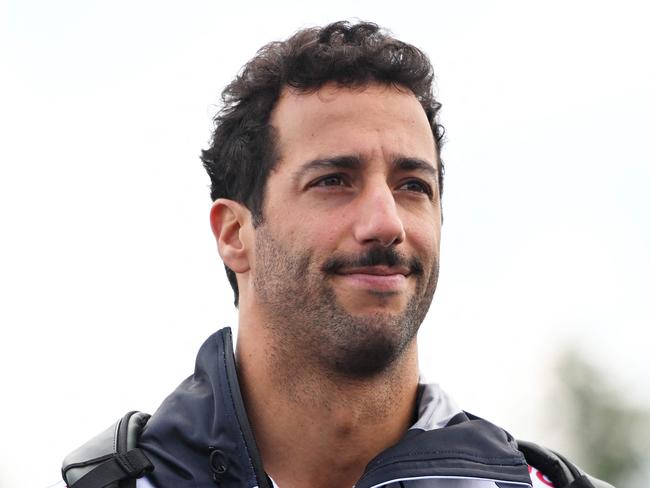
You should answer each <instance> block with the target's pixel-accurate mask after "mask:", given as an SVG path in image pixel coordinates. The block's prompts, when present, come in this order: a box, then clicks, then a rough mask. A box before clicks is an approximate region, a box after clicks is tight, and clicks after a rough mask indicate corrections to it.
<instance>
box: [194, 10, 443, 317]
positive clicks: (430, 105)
mask: <svg viewBox="0 0 650 488" xmlns="http://www.w3.org/2000/svg"><path fill="white" fill-rule="evenodd" d="M433 79H434V75H433V68H432V66H431V63H430V61H429V58H428V57H427V55H426V54H424V53H423V52H422V51H420V50H419V49H418V48H416V47H414V46H412V45H410V44H407V43H405V42H402V41H399V40H397V39H395V38H394V37H392V36H391V34H390V33H388V32H387V31H385V30H383V29H381V28H380V27H379V26H378V25H376V24H373V23H369V22H359V23H356V24H351V23H349V22H347V21H341V22H335V23H333V24H330V25H327V26H325V27H313V28H308V29H303V30H300V31H298V32H296V33H295V34H294V35H292V36H291V37H290V38H288V39H287V40H286V41H279V42H271V43H269V44H267V45H266V46H264V47H263V48H262V49H260V50H259V51H258V52H257V54H256V55H255V57H254V58H253V59H251V60H250V61H249V62H248V63H247V64H246V65H245V66H244V67H243V69H242V70H241V72H240V73H239V75H238V76H237V77H236V78H235V79H234V80H233V81H232V82H231V83H230V84H229V85H228V86H227V87H226V88H225V89H224V90H223V92H222V94H221V98H222V102H223V106H222V108H221V109H220V110H219V112H218V113H217V115H216V116H215V118H214V124H215V130H214V132H213V134H212V141H211V145H210V147H209V148H208V149H205V150H203V151H202V154H201V160H202V161H203V166H204V167H205V169H206V171H207V172H208V175H209V176H210V180H211V182H212V187H211V193H210V195H211V197H212V200H213V201H214V200H216V199H218V198H228V199H231V200H235V201H237V202H240V203H242V204H243V205H245V206H246V207H247V208H248V209H249V210H250V211H251V214H252V217H253V225H255V226H257V225H259V224H261V223H262V221H263V213H262V206H263V202H264V190H265V186H266V180H267V179H268V176H269V173H270V171H271V170H272V169H273V167H274V165H275V163H276V162H277V160H278V159H279V157H278V156H279V155H278V154H277V147H276V144H275V135H274V130H273V128H272V127H271V125H270V124H269V120H270V117H271V112H272V111H273V108H274V106H275V104H276V102H277V100H278V98H279V96H280V94H281V92H282V90H283V88H285V87H292V88H294V89H297V90H300V91H304V92H311V91H316V90H318V89H319V88H321V87H322V86H323V85H324V84H326V83H329V82H334V83H336V84H338V85H341V86H363V85H367V84H369V83H383V84H387V85H395V86H400V87H405V88H407V89H409V90H410V91H412V92H413V93H414V94H415V96H416V97H417V99H418V101H419V102H420V104H421V105H422V108H423V109H424V112H425V113H426V116H427V119H428V120H429V124H430V125H431V131H432V132H433V137H434V139H435V141H436V145H437V147H438V152H440V149H441V146H442V143H443V136H444V128H443V127H442V126H441V125H440V124H439V123H438V121H437V113H438V111H439V110H440V103H438V101H436V99H435V98H434V96H433V87H432V85H433ZM439 164H440V168H439V171H438V175H439V177H438V186H439V190H440V195H442V183H443V174H444V166H443V164H442V161H441V160H440V161H439ZM226 274H227V276H228V281H230V284H231V286H232V288H233V290H234V292H235V306H237V305H238V302H239V289H238V287H237V279H236V277H235V273H234V272H233V271H232V270H231V269H229V268H228V267H227V266H226Z"/></svg>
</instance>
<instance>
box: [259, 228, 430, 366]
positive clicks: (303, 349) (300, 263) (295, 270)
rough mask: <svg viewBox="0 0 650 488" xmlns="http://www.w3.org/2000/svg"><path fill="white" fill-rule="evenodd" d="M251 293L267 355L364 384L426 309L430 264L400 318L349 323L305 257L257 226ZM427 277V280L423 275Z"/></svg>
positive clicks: (397, 353) (406, 339)
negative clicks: (266, 333) (260, 313)
mask: <svg viewBox="0 0 650 488" xmlns="http://www.w3.org/2000/svg"><path fill="white" fill-rule="evenodd" d="M257 231H258V232H257V239H256V264H257V270H256V275H255V278H254V283H253V285H254V287H255V291H256V294H257V297H258V299H259V301H260V304H261V305H262V306H263V307H264V308H265V311H266V315H267V319H268V323H267V324H265V326H266V327H267V328H268V329H269V330H270V331H271V332H272V337H273V338H274V340H273V342H274V343H273V344H270V346H271V347H272V349H273V350H272V351H270V354H271V355H272V356H273V357H275V358H276V359H277V361H285V362H286V363H287V365H288V364H291V363H293V365H294V367H303V368H306V369H309V368H310V367H311V368H315V369H316V370H317V371H319V372H320V373H321V374H325V375H329V376H331V377H333V378H337V377H338V378H348V379H364V378H372V377H375V376H377V375H380V374H381V373H383V372H386V371H387V370H388V369H390V368H391V366H393V365H394V364H395V363H396V361H397V360H398V359H399V358H400V357H401V356H402V355H403V353H404V351H405V350H406V348H407V347H408V346H409V345H410V344H411V343H412V342H413V340H414V339H415V337H416V335H417V332H418V329H419V327H420V324H421V323H422V321H423V320H424V317H425V315H426V313H427V311H428V309H429V305H430V304H431V300H432V298H433V294H434V292H435V289H436V284H437V278H438V260H437V257H436V259H434V260H433V263H432V267H431V269H430V270H425V271H424V272H423V273H422V274H420V276H414V277H409V279H415V280H416V288H415V292H414V294H413V296H412V297H411V298H410V300H409V301H408V303H407V305H406V307H405V308H404V310H403V311H402V312H401V313H389V312H386V313H375V314H372V315H353V314H351V313H349V312H348V311H346V310H345V308H344V307H343V306H342V305H341V304H340V303H339V301H338V299H337V297H336V293H335V291H334V289H333V287H332V286H331V284H330V282H329V280H328V279H327V275H326V274H325V273H324V272H323V271H322V270H321V267H320V266H319V263H314V262H313V259H312V254H311V253H310V251H309V250H306V251H304V252H300V253H295V252H291V251H290V250H289V249H287V248H285V247H284V246H283V245H282V244H281V243H280V242H279V241H278V240H277V239H275V238H274V237H273V236H272V235H271V233H270V232H269V230H268V229H267V228H265V225H264V224H262V225H261V226H260V227H258V229H257ZM427 271H428V273H427Z"/></svg>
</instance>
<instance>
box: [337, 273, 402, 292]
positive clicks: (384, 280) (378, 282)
mask: <svg viewBox="0 0 650 488" xmlns="http://www.w3.org/2000/svg"><path fill="white" fill-rule="evenodd" d="M410 274H411V272H410V270H409V269H408V268H405V267H401V266H362V267H352V268H344V269H341V270H339V271H338V272H337V273H336V275H337V276H339V277H341V278H342V280H343V281H344V282H345V283H346V284H348V285H349V286H352V287H354V288H361V289H365V290H368V291H374V292H381V293H397V292H399V291H401V290H403V289H404V287H405V286H406V283H407V278H408V276H409V275H410Z"/></svg>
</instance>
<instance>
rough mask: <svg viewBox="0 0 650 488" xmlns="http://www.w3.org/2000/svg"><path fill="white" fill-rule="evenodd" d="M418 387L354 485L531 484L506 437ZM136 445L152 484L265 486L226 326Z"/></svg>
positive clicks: (432, 388) (432, 390)
mask: <svg viewBox="0 0 650 488" xmlns="http://www.w3.org/2000/svg"><path fill="white" fill-rule="evenodd" d="M419 388H420V390H419V408H418V416H419V418H418V419H417V421H416V422H415V423H414V425H413V426H412V427H411V428H410V429H409V431H408V432H407V433H406V434H405V435H404V437H403V439H402V440H401V441H400V442H399V443H398V444H397V445H395V446H393V447H391V448H389V449H388V450H386V451H384V452H382V453H380V454H379V455H378V456H377V457H376V458H374V459H373V460H372V461H371V462H370V463H369V464H368V466H367V468H366V472H365V473H364V475H363V477H362V478H361V480H359V483H357V485H356V487H357V488H371V487H377V486H390V482H391V480H400V479H401V480H406V479H414V478H415V479H420V480H422V479H438V478H448V477H450V476H451V477H466V478H468V479H477V478H480V479H485V480H499V481H501V482H504V486H506V484H507V483H517V484H518V483H522V484H526V485H527V484H529V483H530V478H529V477H528V469H527V465H526V462H525V461H524V458H523V456H522V455H521V453H520V452H519V451H518V450H517V448H516V443H515V441H514V439H513V438H512V437H511V436H510V435H509V434H508V433H507V432H505V431H504V430H502V429H500V428H499V427H496V426H494V425H492V424H490V423H489V422H486V421H485V420H482V419H479V418H477V417H472V416H470V415H467V414H465V413H464V412H462V411H461V410H460V409H458V407H457V406H456V405H455V404H454V403H453V401H452V400H451V399H450V398H449V397H448V396H447V395H446V394H445V393H444V392H443V391H442V390H441V389H440V388H439V387H438V386H437V385H435V384H421V385H420V387H419ZM139 444H140V447H142V448H143V449H144V450H145V452H146V454H147V456H148V457H149V459H150V460H151V462H152V463H153V464H154V466H155V469H154V472H153V473H152V474H151V475H150V480H151V481H152V483H153V485H154V486H159V487H167V486H174V487H177V488H186V487H187V488H190V487H191V488H196V487H211V486H215V484H214V482H217V483H218V486H219V487H221V488H235V487H242V486H245V487H248V488H253V487H259V488H271V486H272V485H271V482H270V481H269V479H268V477H267V476H266V474H265V473H264V470H263V467H262V462H261V458H260V455H259V452H258V450H257V446H256V444H255V439H254V436H253V432H252V429H251V427H250V423H249V421H248V417H247V416H246V411H245V408H244V402H243V399H242V396H241V391H240V389H239V383H238V381H237V372H236V367H235V360H234V354H233V345H232V335H231V331H230V329H229V328H225V329H222V330H220V331H218V332H216V333H214V334H213V335H211V336H210V337H209V338H208V339H207V340H206V341H205V343H204V344H203V345H202V346H201V349H200V350H199V353H198V355H197V358H196V365H195V370H194V374H193V375H192V376H190V377H189V378H187V379H186V380H185V381H183V382H182V383H181V384H180V385H179V386H178V388H177V389H176V390H175V391H174V392H173V393H172V394H171V395H169V396H168V397H167V398H166V399H165V400H164V401H163V403H162V404H161V406H160V407H159V408H158V410H157V411H156V413H154V415H153V416H152V417H151V419H150V420H149V422H148V423H147V426H146V428H145V430H144V431H143V433H142V437H141V439H140V443H139ZM387 483H388V485H387ZM418 486H419V485H418Z"/></svg>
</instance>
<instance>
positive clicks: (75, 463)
mask: <svg viewBox="0 0 650 488" xmlns="http://www.w3.org/2000/svg"><path fill="white" fill-rule="evenodd" d="M149 417H150V416H149V415H148V414H146V413H142V412H129V413H127V414H126V415H125V416H124V417H122V418H121V419H120V420H119V421H117V422H116V423H115V424H113V425H112V426H111V427H109V428H108V429H106V430H105V431H104V432H102V433H101V434H99V435H98V436H96V437H94V438H93V439H91V440H90V441H88V442H86V443H85V444H84V445H83V446H81V447H80V448H78V449H76V450H75V451H73V452H72V453H70V454H68V455H67V456H66V458H65V459H64V461H63V467H62V468H61V472H62V474H63V479H64V480H65V482H66V483H67V485H68V487H69V488H105V487H111V488H118V487H119V488H135V480H136V478H140V477H141V476H143V475H144V474H146V473H148V472H151V471H153V465H152V464H151V462H150V461H149V459H147V456H146V455H145V454H144V452H143V451H142V450H141V449H138V448H137V447H136V445H137V441H138V438H139V437H140V433H141V432H142V429H143V428H144V426H145V425H146V423H147V421H148V420H149Z"/></svg>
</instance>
